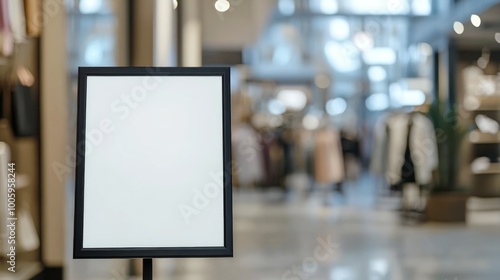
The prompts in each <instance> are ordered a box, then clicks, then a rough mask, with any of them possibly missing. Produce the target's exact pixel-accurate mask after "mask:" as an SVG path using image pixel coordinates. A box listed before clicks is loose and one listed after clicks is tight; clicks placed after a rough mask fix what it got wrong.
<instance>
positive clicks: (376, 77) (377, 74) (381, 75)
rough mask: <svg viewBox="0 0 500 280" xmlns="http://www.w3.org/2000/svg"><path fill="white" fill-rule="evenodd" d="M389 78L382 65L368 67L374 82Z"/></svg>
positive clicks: (369, 75) (369, 76)
mask: <svg viewBox="0 0 500 280" xmlns="http://www.w3.org/2000/svg"><path fill="white" fill-rule="evenodd" d="M385 78H387V71H385V69H384V67H382V66H371V67H370V68H368V79H369V80H370V81H372V82H381V81H383V80H385Z"/></svg>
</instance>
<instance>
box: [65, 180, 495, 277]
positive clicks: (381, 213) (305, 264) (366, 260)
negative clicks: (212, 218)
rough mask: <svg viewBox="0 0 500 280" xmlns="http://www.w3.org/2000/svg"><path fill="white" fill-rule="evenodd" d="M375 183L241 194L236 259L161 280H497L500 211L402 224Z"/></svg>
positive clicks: (124, 267)
mask: <svg viewBox="0 0 500 280" xmlns="http://www.w3.org/2000/svg"><path fill="white" fill-rule="evenodd" d="M371 182H372V180H371V178H369V177H365V178H363V179H362V180H361V181H360V182H358V183H357V184H353V183H351V184H347V186H346V188H347V192H346V196H345V197H342V196H341V195H340V194H338V193H335V192H330V191H328V192H324V191H322V190H316V191H314V192H312V193H307V192H305V191H291V192H289V193H288V194H286V195H283V194H282V193H281V192H279V191H257V190H252V191H235V193H234V241H235V244H234V247H235V253H234V254H235V257H234V258H228V259H177V260H155V279H174V280H187V279H189V280H220V279H241V280H246V279H248V280H255V279H262V280H266V279H283V280H306V279H311V280H314V279H332V280H367V279H368V280H400V279H401V280H424V279H425V280H434V279H435V280H461V279H485V280H489V279H491V280H493V279H495V280H497V279H499V278H498V275H500V266H498V265H496V260H498V259H499V257H500V242H498V238H499V237H500V227H499V225H500V218H499V217H500V212H494V211H493V212H492V211H490V212H487V211H482V212H474V213H471V214H470V215H469V223H468V224H467V225H442V224H424V225H403V224H402V223H401V221H400V219H399V216H398V214H397V211H394V209H395V208H396V207H398V205H399V204H398V201H397V199H394V198H382V199H381V198H377V195H376V192H377V191H376V188H374V187H373V186H372V185H371ZM325 197H326V201H327V202H328V203H327V204H325V203H324V200H325ZM139 269H140V268H139ZM128 271H130V268H129V265H128V262H127V261H123V260H114V261H93V260H90V261H89V260H85V261H84V260H79V261H77V262H75V261H69V264H68V276H69V277H68V279H94V280H95V279H107V280H111V279H116V280H123V279H130V278H129V277H128V276H127V275H126V274H127V273H128ZM132 279H133V278H132ZM137 279H140V278H137Z"/></svg>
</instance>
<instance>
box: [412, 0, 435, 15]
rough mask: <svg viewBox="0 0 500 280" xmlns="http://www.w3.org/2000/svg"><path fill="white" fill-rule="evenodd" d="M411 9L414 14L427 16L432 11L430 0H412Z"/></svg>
mask: <svg viewBox="0 0 500 280" xmlns="http://www.w3.org/2000/svg"><path fill="white" fill-rule="evenodd" d="M411 10H412V12H413V14H414V15H416V16H428V15H430V14H431V13H432V3H431V0H413V2H411Z"/></svg>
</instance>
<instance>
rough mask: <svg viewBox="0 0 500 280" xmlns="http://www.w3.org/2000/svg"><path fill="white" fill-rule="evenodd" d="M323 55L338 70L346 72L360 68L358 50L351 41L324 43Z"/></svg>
mask: <svg viewBox="0 0 500 280" xmlns="http://www.w3.org/2000/svg"><path fill="white" fill-rule="evenodd" d="M325 55H326V58H327V60H328V62H329V63H330V65H332V67H333V68H334V69H335V70H336V71H338V72H342V73H348V72H353V71H356V70H358V69H359V68H361V62H360V60H359V50H358V48H356V46H354V44H352V43H348V42H346V43H342V44H341V43H338V42H334V41H333V42H332V41H331V42H328V43H326V44H325Z"/></svg>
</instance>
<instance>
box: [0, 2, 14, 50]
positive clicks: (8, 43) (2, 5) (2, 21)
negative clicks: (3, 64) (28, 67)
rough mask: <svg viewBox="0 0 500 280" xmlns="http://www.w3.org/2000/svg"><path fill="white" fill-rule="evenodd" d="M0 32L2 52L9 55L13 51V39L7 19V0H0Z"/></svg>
mask: <svg viewBox="0 0 500 280" xmlns="http://www.w3.org/2000/svg"><path fill="white" fill-rule="evenodd" d="M0 32H1V34H2V54H3V55H4V56H10V55H12V53H13V52H14V39H13V38H12V30H11V27H10V19H9V0H0Z"/></svg>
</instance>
